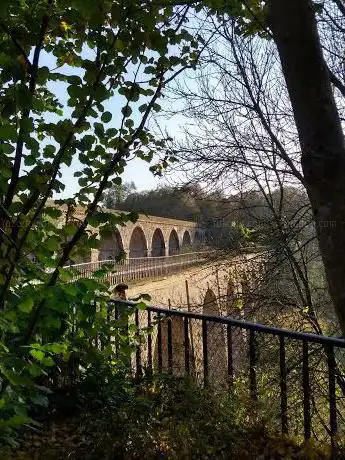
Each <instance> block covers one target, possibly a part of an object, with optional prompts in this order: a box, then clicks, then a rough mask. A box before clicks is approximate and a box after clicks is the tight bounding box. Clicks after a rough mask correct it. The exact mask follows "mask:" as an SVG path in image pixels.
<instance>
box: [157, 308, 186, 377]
mask: <svg viewBox="0 0 345 460" xmlns="http://www.w3.org/2000/svg"><path fill="white" fill-rule="evenodd" d="M169 322H170V326H169ZM169 327H170V328H171V363H169V347H168V337H169ZM161 340H162V342H161V350H162V351H161V353H162V368H161V370H162V372H168V371H169V370H170V366H171V369H172V373H173V375H175V376H177V377H182V376H184V375H185V339H184V320H183V318H180V317H178V316H172V317H171V318H169V319H166V320H163V321H162V322H161ZM189 342H190V344H189V358H190V363H189V368H190V372H191V373H194V371H193V370H194V356H193V350H192V347H191V341H189ZM158 349H159V347H158V336H156V343H155V349H154V360H153V362H154V367H155V369H156V370H157V371H158V370H159V359H158V358H159V353H158Z"/></svg>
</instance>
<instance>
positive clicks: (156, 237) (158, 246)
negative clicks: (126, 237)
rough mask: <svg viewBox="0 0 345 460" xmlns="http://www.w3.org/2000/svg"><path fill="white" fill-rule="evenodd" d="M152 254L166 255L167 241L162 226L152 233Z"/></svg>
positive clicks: (157, 255) (153, 255)
mask: <svg viewBox="0 0 345 460" xmlns="http://www.w3.org/2000/svg"><path fill="white" fill-rule="evenodd" d="M151 256H152V257H160V256H165V241H164V236H163V232H162V230H161V229H160V228H156V230H155V231H154V233H153V235H152V244H151Z"/></svg>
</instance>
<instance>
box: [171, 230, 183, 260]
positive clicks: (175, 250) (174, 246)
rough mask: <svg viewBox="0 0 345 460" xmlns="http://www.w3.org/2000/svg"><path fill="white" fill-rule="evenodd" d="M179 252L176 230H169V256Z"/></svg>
mask: <svg viewBox="0 0 345 460" xmlns="http://www.w3.org/2000/svg"><path fill="white" fill-rule="evenodd" d="M179 252H180V243H179V241H178V236H177V233H176V230H171V232H170V236H169V256H173V255H175V254H178V253H179Z"/></svg>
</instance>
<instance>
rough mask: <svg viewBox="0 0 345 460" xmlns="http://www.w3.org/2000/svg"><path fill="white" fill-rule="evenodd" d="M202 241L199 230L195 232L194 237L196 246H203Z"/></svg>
mask: <svg viewBox="0 0 345 460" xmlns="http://www.w3.org/2000/svg"><path fill="white" fill-rule="evenodd" d="M201 241H202V235H201V232H199V230H197V231H196V232H195V235H194V244H196V245H197V244H201Z"/></svg>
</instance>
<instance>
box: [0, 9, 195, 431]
mask: <svg viewBox="0 0 345 460" xmlns="http://www.w3.org/2000/svg"><path fill="white" fill-rule="evenodd" d="M187 16H188V7H185V6H183V5H182V6H180V7H179V6H176V7H174V6H173V5H172V4H171V2H165V1H163V2H160V3H155V2H151V1H145V0H138V1H136V0H133V1H129V2H128V1H121V0H120V1H110V0H96V1H95V0H92V1H90V0H82V1H81V0H73V1H72V2H71V1H66V0H55V1H52V0H38V1H36V2H34V3H33V2H31V1H26V0H23V1H21V2H13V1H11V0H4V1H2V2H1V5H0V17H1V19H0V30H1V36H0V82H1V89H0V176H1V178H0V217H1V219H0V222H1V225H0V240H1V241H0V242H1V249H0V286H1V289H0V307H1V312H0V328H1V344H0V345H1V346H0V350H1V351H0V352H1V366H0V373H1V374H0V381H1V388H0V408H1V420H2V422H1V427H2V428H8V429H11V428H12V427H15V426H17V425H19V424H21V423H23V422H26V421H27V420H28V417H27V408H28V407H30V406H31V405H35V404H46V398H45V395H44V392H45V391H46V390H45V389H44V388H42V385H39V384H38V383H37V378H43V376H44V375H46V374H47V375H49V374H50V373H51V371H50V369H53V368H54V369H55V370H56V369H58V367H56V362H57V361H58V360H59V359H60V358H61V357H62V358H63V359H65V360H66V361H68V360H69V357H70V356H71V354H78V350H83V353H84V354H83V356H84V358H85V360H84V368H85V369H90V366H91V368H92V366H94V365H95V363H96V362H97V356H95V353H96V352H95V351H94V352H93V353H91V351H90V354H87V353H86V354H85V351H86V350H90V347H88V346H87V343H89V342H88V341H89V340H91V342H92V340H93V337H94V334H95V333H96V332H95V331H98V332H99V331H101V330H102V329H103V328H106V327H107V328H110V327H111V325H109V324H107V322H106V319H107V315H106V305H107V300H108V298H109V292H108V286H106V285H104V284H102V283H100V282H99V281H98V278H97V274H95V279H93V280H89V279H79V280H78V281H77V282H76V281H73V274H72V273H71V272H70V271H69V270H68V269H67V268H66V267H65V265H66V263H67V261H68V260H69V258H70V256H71V254H73V251H76V250H78V247H79V248H81V249H83V250H84V249H87V250H91V249H92V248H95V247H97V245H98V239H97V237H96V234H95V232H94V231H93V228H94V227H96V226H100V227H101V228H102V229H103V230H104V231H105V230H106V229H107V228H108V227H113V226H114V225H123V224H124V223H125V222H126V221H127V220H128V219H131V220H134V219H135V215H133V214H128V215H127V214H121V213H119V214H109V213H103V212H101V210H100V209H99V203H100V198H101V196H102V195H103V192H104V191H105V190H106V189H107V188H109V187H110V186H111V185H112V184H117V185H118V186H119V185H120V184H121V174H122V173H123V171H124V168H125V167H126V164H127V161H128V159H129V157H131V158H133V156H136V157H139V158H141V159H143V160H145V161H149V160H150V158H151V157H152V155H153V152H155V151H156V150H157V149H159V152H160V155H161V156H162V159H163V160H164V161H169V155H168V153H166V150H165V143H164V139H159V138H156V137H154V136H153V134H152V133H151V132H150V131H149V130H148V128H147V121H148V118H149V116H150V115H151V114H152V113H153V112H155V111H159V110H160V105H159V103H158V101H159V99H160V98H161V97H162V95H163V92H164V88H165V86H166V84H167V83H169V81H171V80H172V79H173V78H174V77H175V76H176V75H178V74H179V73H180V72H181V71H182V70H183V69H184V68H186V67H194V66H195V63H196V58H197V52H198V42H197V41H196V40H195V38H194V37H193V36H192V35H191V34H190V33H189V32H188V31H187V30H186V28H185V27H184V25H185V21H186V19H187ZM68 170H70V171H72V172H73V171H76V172H74V174H73V180H75V181H78V184H79V189H78V190H77V192H76V193H75V194H74V196H73V197H71V198H70V199H68V200H67V201H66V200H65V201H63V205H64V206H63V207H61V206H60V207H59V205H61V204H62V202H61V201H60V202H59V201H55V203H54V202H53V201H52V199H54V198H55V197H56V196H57V195H58V194H59V193H60V192H61V191H63V190H64V188H65V185H64V183H63V182H64V180H66V177H68V176H64V175H63V173H62V172H63V171H65V173H66V171H68ZM70 174H71V173H70ZM57 205H58V206H57ZM76 205H78V206H82V207H83V208H84V214H83V216H79V220H78V219H75V217H74V209H75V206H76ZM91 305H93V306H92V307H91ZM76 315H77V316H76ZM76 321H77V323H78V333H76V329H75V327H76V323H75V322H76ZM108 353H110V351H109V350H108ZM96 355H97V353H96ZM102 356H103V358H100V359H103V361H104V363H106V362H107V363H108V364H109V363H113V362H114V361H113V359H111V353H110V355H109V356H107V355H106V354H104V351H103V352H102ZM84 358H83V359H84ZM55 370H54V372H55ZM42 394H43V396H42Z"/></svg>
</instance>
